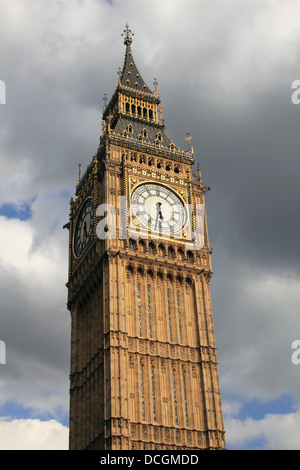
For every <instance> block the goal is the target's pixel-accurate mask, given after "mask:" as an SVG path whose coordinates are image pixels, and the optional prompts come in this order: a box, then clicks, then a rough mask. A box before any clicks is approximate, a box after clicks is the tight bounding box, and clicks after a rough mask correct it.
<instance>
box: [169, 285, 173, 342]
mask: <svg viewBox="0 0 300 470" xmlns="http://www.w3.org/2000/svg"><path fill="white" fill-rule="evenodd" d="M168 311H169V331H170V341H172V340H173V336H172V321H171V305H170V291H169V290H168Z"/></svg>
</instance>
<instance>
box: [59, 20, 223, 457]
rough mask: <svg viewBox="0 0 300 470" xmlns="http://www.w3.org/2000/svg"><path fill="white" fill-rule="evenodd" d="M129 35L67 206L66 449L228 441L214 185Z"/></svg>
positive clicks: (215, 445) (209, 445)
mask: <svg viewBox="0 0 300 470" xmlns="http://www.w3.org/2000/svg"><path fill="white" fill-rule="evenodd" d="M131 43H132V39H131V32H130V30H129V28H128V25H126V29H125V30H124V44H125V47H126V51H125V60H124V65H123V69H122V70H120V72H119V78H118V84H117V87H116V89H115V92H114V94H113V96H112V97H111V99H110V101H109V102H108V103H106V105H105V108H104V112H103V129H102V136H101V138H100V144H99V147H98V150H97V153H96V154H95V155H94V157H93V159H92V161H91V163H90V165H89V166H88V168H87V169H86V171H85V173H84V175H83V176H82V177H81V178H80V181H79V182H78V184H77V188H76V198H75V200H73V199H72V200H71V203H70V221H69V224H68V228H69V233H70V241H69V280H68V284H67V287H68V308H69V310H70V313H71V372H70V449H91V450H93V449H95V450H102V449H104V450H106V449H107V450H108V449H109V450H110V449H118V450H120V449H123V450H135V449H136V450H138V449H142V450H144V449H149V450H150V449H152V450H154V449H157V450H165V449H169V450H175V449H177V450H183V449H189V450H191V449H224V448H225V435H224V428H223V417H222V408H221V396H220V387H219V378H218V366H217V358H216V347H215V336H214V326H213V318H212V309H211V299H210V278H211V275H212V269H211V259H210V257H211V249H210V246H209V240H208V232H207V224H206V214H205V206H204V196H205V193H206V191H207V189H208V188H207V187H205V186H204V185H203V182H202V178H201V172H200V168H199V167H198V172H197V174H195V173H194V171H193V168H192V166H193V164H194V156H193V151H192V149H191V148H190V145H189V149H188V150H187V151H183V150H181V149H179V148H178V147H177V146H176V145H175V143H174V142H173V141H172V140H171V139H170V138H169V137H168V135H167V134H166V132H165V125H164V121H163V118H162V114H161V106H160V98H159V93H158V90H157V89H156V85H157V84H156V82H155V91H154V92H153V91H151V90H150V89H149V88H148V86H147V85H146V84H145V82H144V80H143V78H142V76H141V75H140V73H139V71H138V69H137V67H136V64H135V61H134V58H133V54H132V50H131ZM188 139H189V137H188Z"/></svg>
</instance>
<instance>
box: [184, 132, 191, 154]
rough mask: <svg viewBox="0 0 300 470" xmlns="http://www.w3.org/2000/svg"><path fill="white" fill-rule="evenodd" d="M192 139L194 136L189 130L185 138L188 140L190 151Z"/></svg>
mask: <svg viewBox="0 0 300 470" xmlns="http://www.w3.org/2000/svg"><path fill="white" fill-rule="evenodd" d="M191 139H192V136H191V135H190V133H189V132H187V133H186V138H185V140H187V142H188V147H189V151H190V146H191V144H190V140H191Z"/></svg>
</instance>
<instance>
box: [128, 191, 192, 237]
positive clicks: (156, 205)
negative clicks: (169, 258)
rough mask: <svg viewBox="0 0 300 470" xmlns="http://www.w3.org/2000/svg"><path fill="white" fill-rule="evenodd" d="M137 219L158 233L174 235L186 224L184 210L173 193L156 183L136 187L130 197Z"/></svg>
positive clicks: (179, 200)
mask: <svg viewBox="0 0 300 470" xmlns="http://www.w3.org/2000/svg"><path fill="white" fill-rule="evenodd" d="M131 207H132V209H133V212H134V214H135V216H136V217H137V219H138V220H139V221H140V222H141V223H142V224H143V225H145V226H146V227H147V228H149V229H151V230H153V231H157V232H160V233H176V232H179V231H180V230H182V229H183V227H184V225H185V222H186V209H185V207H184V204H183V202H182V201H181V199H180V198H179V197H178V196H177V194H176V193H175V192H173V191H172V190H171V189H169V188H168V187H166V186H163V185H161V184H157V183H144V184H141V185H140V186H138V187H137V188H136V189H135V190H134V191H133V193H132V196H131Z"/></svg>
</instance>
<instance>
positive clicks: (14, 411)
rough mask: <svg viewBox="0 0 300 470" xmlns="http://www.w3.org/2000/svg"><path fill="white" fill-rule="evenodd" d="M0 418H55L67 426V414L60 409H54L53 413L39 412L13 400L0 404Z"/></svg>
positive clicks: (46, 419)
mask: <svg viewBox="0 0 300 470" xmlns="http://www.w3.org/2000/svg"><path fill="white" fill-rule="evenodd" d="M0 418H8V419H9V420H14V419H39V420H40V421H49V420H50V419H55V420H57V421H58V422H60V423H61V424H62V425H63V426H67V427H68V426H69V415H68V413H66V412H64V411H62V410H55V412H54V413H49V412H44V413H43V412H40V411H37V410H36V409H34V408H31V407H25V406H22V405H18V404H17V403H15V402H13V401H9V402H6V403H5V404H3V405H2V406H0Z"/></svg>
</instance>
